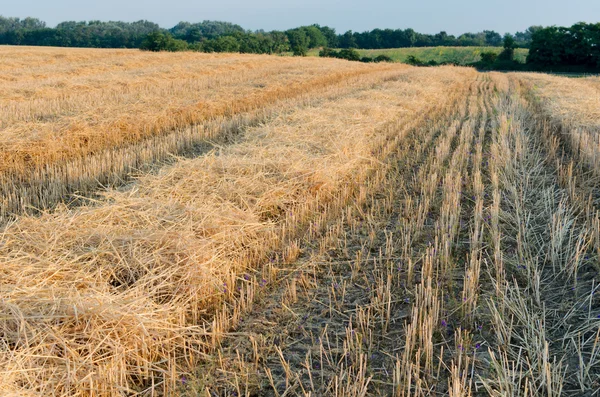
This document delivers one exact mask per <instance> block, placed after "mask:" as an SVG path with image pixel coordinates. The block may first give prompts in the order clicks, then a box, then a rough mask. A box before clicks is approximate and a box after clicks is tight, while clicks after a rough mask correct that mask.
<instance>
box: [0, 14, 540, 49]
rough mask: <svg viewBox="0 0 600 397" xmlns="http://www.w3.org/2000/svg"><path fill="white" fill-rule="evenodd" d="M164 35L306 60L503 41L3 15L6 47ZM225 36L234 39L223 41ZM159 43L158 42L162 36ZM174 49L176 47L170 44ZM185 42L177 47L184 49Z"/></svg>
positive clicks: (484, 35)
mask: <svg viewBox="0 0 600 397" xmlns="http://www.w3.org/2000/svg"><path fill="white" fill-rule="evenodd" d="M537 29H539V27H531V28H529V29H527V30H526V31H525V32H519V33H516V34H515V35H514V38H515V42H516V43H517V45H518V46H520V47H527V46H529V43H530V42H531V37H532V34H533V33H534V32H535V31H536V30H537ZM154 32H161V33H162V34H163V35H164V36H165V37H168V38H170V39H174V40H181V41H184V42H186V43H187V44H188V45H191V46H192V48H198V47H202V48H206V49H207V50H209V51H219V50H221V49H226V50H230V49H232V48H233V49H235V48H237V47H238V46H239V48H240V51H242V52H254V51H255V50H256V52H261V53H273V52H277V51H288V50H291V51H293V52H294V53H297V54H298V55H302V54H303V53H305V52H306V51H307V50H308V49H310V48H317V47H329V48H358V49H360V48H364V49H378V48H398V47H429V46H499V45H501V43H502V37H501V36H500V34H499V33H497V32H494V31H487V30H486V31H483V32H480V33H465V34H462V35H460V36H458V37H455V36H453V35H449V34H447V33H446V32H440V33H437V34H434V35H430V34H422V33H418V32H415V31H414V30H413V29H405V30H402V29H395V30H394V29H374V30H371V31H368V32H362V33H358V32H352V31H347V32H345V33H343V34H337V33H336V31H335V30H334V29H332V28H330V27H327V26H320V25H311V26H303V27H299V28H295V29H290V30H287V31H285V32H277V31H273V32H264V31H256V32H249V31H246V30H244V29H243V28H242V27H241V26H239V25H236V24H232V23H229V22H219V21H204V22H200V23H189V22H180V23H178V24H177V25H176V26H174V27H172V28H171V29H168V30H166V29H161V28H160V27H159V26H158V25H157V24H155V23H152V22H148V21H138V22H132V23H128V22H119V21H110V22H101V21H90V22H74V21H70V22H62V23H60V24H58V25H57V26H56V28H48V27H47V26H46V24H45V23H44V22H43V21H40V20H39V19H36V18H25V19H19V18H5V17H2V16H0V44H12V45H47V46H64V47H110V48H137V47H139V46H140V45H141V43H142V41H143V40H144V39H145V38H146V37H147V36H148V35H149V34H151V33H154ZM223 37H230V38H227V39H223ZM157 38H158V37H157ZM170 44H171V45H172V44H173V43H172V42H171V43H170ZM180 46H181V43H179V44H177V47H180Z"/></svg>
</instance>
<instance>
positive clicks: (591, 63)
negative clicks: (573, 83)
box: [527, 23, 600, 70]
mask: <svg viewBox="0 0 600 397" xmlns="http://www.w3.org/2000/svg"><path fill="white" fill-rule="evenodd" d="M527 63H528V64H532V65H537V66H538V67H539V68H543V69H553V70H562V69H572V66H573V65H577V66H578V67H580V68H581V69H582V70H591V69H595V70H600V23H596V24H587V23H577V24H575V25H573V26H571V27H570V28H567V27H556V26H551V27H548V28H544V29H540V30H538V31H536V32H535V34H534V35H533V40H532V42H531V48H530V49H529V55H528V57H527Z"/></svg>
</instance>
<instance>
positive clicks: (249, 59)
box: [0, 47, 600, 397]
mask: <svg viewBox="0 0 600 397" xmlns="http://www.w3.org/2000/svg"><path fill="white" fill-rule="evenodd" d="M0 55H1V57H0V70H2V77H0V79H2V83H1V84H0V92H1V97H0V115H1V116H0V117H1V120H2V121H1V124H0V131H1V132H0V133H1V134H2V140H1V141H2V143H1V144H2V146H1V147H0V151H1V153H2V163H1V166H0V180H1V181H2V185H1V188H0V191H1V192H2V224H1V226H0V227H1V228H2V232H1V233H0V294H1V295H0V310H1V312H0V390H2V393H3V395H8V396H42V395H43V396H65V397H66V396H82V397H83V396H98V397H100V396H206V397H209V396H279V397H282V396H339V397H342V396H402V397H404V396H430V395H450V396H456V397H457V396H562V395H566V396H595V395H598V390H600V297H599V296H600V295H599V294H598V293H596V292H597V291H598V289H599V286H598V272H599V270H600V262H599V257H600V194H599V193H598V192H600V171H598V169H599V168H598V167H599V166H600V164H599V161H600V160H597V157H598V155H599V154H600V140H598V133H599V130H598V127H599V125H600V115H599V114H598V106H594V103H596V104H598V101H599V100H600V99H599V98H600V90H599V89H598V85H597V79H596V80H594V79H588V80H590V81H589V82H588V81H586V80H570V79H568V78H564V77H562V78H561V77H552V76H545V75H541V74H517V73H514V74H500V73H486V74H482V73H478V72H476V71H475V70H473V69H468V68H458V67H436V68H415V67H409V66H404V65H395V64H387V65H382V64H360V63H353V62H347V61H342V60H334V59H318V58H292V57H273V56H256V55H210V54H196V53H178V54H150V53H143V52H138V51H129V50H83V49H81V50H79V49H52V48H48V49H42V48H27V47H20V48H16V47H3V48H0Z"/></svg>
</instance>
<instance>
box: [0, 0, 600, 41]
mask: <svg viewBox="0 0 600 397" xmlns="http://www.w3.org/2000/svg"><path fill="white" fill-rule="evenodd" d="M2 3H3V4H2V6H1V7H0V14H1V15H3V16H5V17H9V16H10V17H21V18H23V17H26V16H32V17H36V18H39V19H41V20H43V21H46V22H47V23H48V25H49V26H55V25H56V24H57V23H58V22H62V21H69V20H75V21H83V20H93V19H98V20H102V21H108V20H122V21H130V22H131V21H137V20H140V19H147V20H150V21H152V22H156V23H158V24H159V25H160V26H161V27H165V28H170V27H172V26H174V25H175V24H177V22H179V21H189V22H200V21H202V20H205V19H211V20H220V21H228V22H233V23H237V24H239V25H241V26H242V27H244V28H245V29H251V30H256V29H265V30H274V29H278V30H285V29H288V28H293V27H297V26H300V25H307V24H313V23H318V24H321V25H328V26H331V27H333V28H335V29H336V30H337V31H338V32H339V33H343V32H345V31H346V30H353V31H359V32H360V31H364V30H371V29H374V28H393V29H397V28H401V29H405V28H409V27H410V28H413V29H415V30H416V31H418V32H422V33H437V32H439V31H442V30H445V31H447V32H448V33H450V34H460V33H464V32H476V31H481V30H484V29H489V30H496V31H498V32H500V33H505V32H515V31H521V30H524V29H526V28H527V27H528V26H531V25H544V26H547V25H562V26H570V25H572V24H573V23H575V22H580V21H584V22H600V0H568V1H564V0H410V1H402V0H246V1H244V0H210V1H207V0H168V1H165V0H98V1H90V0H3V1H2Z"/></svg>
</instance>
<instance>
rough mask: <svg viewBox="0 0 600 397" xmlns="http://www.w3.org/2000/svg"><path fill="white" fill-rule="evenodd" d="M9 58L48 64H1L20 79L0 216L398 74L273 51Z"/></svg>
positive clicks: (0, 151)
mask: <svg viewBox="0 0 600 397" xmlns="http://www.w3.org/2000/svg"><path fill="white" fill-rule="evenodd" d="M2 51H3V52H5V53H6V54H5V55H7V56H10V55H15V56H16V55H20V56H32V57H33V58H34V60H35V59H37V58H40V57H41V59H39V60H38V61H37V62H40V63H39V64H37V62H34V61H32V64H31V65H30V70H29V74H24V72H23V71H21V70H15V69H12V68H11V67H15V65H14V63H15V61H12V62H11V60H12V59H13V58H8V59H7V60H6V61H5V63H2V62H0V65H2V66H4V67H5V68H7V70H8V71H9V72H8V73H7V75H8V76H13V77H14V81H12V79H11V81H10V82H7V83H6V84H5V85H6V87H4V86H3V89H4V91H3V92H2V95H0V137H1V138H2V143H0V192H1V193H2V201H1V208H0V218H7V217H10V216H11V215H13V214H18V213H22V212H23V211H31V210H34V211H35V210H39V209H46V208H50V207H52V206H53V205H54V204H55V203H56V202H57V201H59V200H60V199H62V198H64V197H65V196H66V195H67V194H69V193H72V192H75V191H76V192H78V193H79V194H84V195H85V194H88V192H89V191H93V190H94V189H96V188H97V187H98V185H99V184H104V185H106V184H112V183H114V182H118V181H120V180H121V179H122V178H124V177H126V176H127V174H128V173H129V172H131V170H135V169H139V168H141V167H142V166H143V165H146V164H148V163H152V162H155V161H157V160H163V159H165V157H166V156H168V155H169V154H173V153H174V154H178V153H182V152H184V151H186V150H190V148H192V147H193V146H194V145H197V144H198V143H202V142H203V141H205V140H207V139H214V138H215V137H217V136H219V135H221V134H222V133H223V132H226V131H228V130H231V129H232V128H240V127H242V126H244V125H247V124H251V123H256V122H260V121H261V120H262V119H264V118H265V117H267V116H268V114H270V113H272V112H273V109H271V108H272V107H274V106H277V105H278V104H279V106H283V105H285V106H286V107H294V106H295V105H296V102H294V100H296V101H299V102H301V101H306V97H307V96H309V95H310V96H314V95H315V94H316V93H317V91H319V92H322V91H326V89H327V87H329V86H335V85H339V84H340V83H342V82H344V81H346V80H348V79H354V78H357V77H359V76H360V75H363V74H367V73H371V72H376V71H385V70H399V69H401V68H402V67H399V66H394V67H391V66H378V67H375V68H365V67H364V66H357V64H353V63H349V62H340V61H335V62H325V63H319V62H315V61H314V60H297V59H292V58H274V57H266V56H247V57H245V56H242V57H235V56H231V55H229V56H224V55H218V56H216V55H203V54H177V55H173V56H172V57H170V58H169V57H167V56H166V55H165V54H158V55H156V58H154V57H151V56H149V54H145V53H140V52H132V51H92V50H85V51H84V50H82V51H74V52H71V51H69V50H65V49H62V50H61V49H50V50H46V52H43V51H40V53H38V52H35V51H31V50H30V51H29V52H28V51H27V50H20V49H13V48H8V49H3V50H2ZM23 52H24V53H23ZM30 53H31V54H30ZM33 54H35V56H34V55H33ZM41 54H44V56H42V55H41ZM77 55H79V56H77ZM61 56H64V57H61ZM80 58H81V59H80ZM17 59H20V58H17ZM161 62H162V63H161ZM87 68H91V70H92V71H95V74H94V73H91V72H90V71H88V70H87ZM23 75H26V76H31V75H36V76H38V78H37V79H36V80H31V79H26V78H23V77H24V76H23ZM7 78H8V77H7ZM23 93H27V95H25V94H23ZM286 101H287V102H286ZM284 102H285V103H284ZM190 126H192V127H190Z"/></svg>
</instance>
